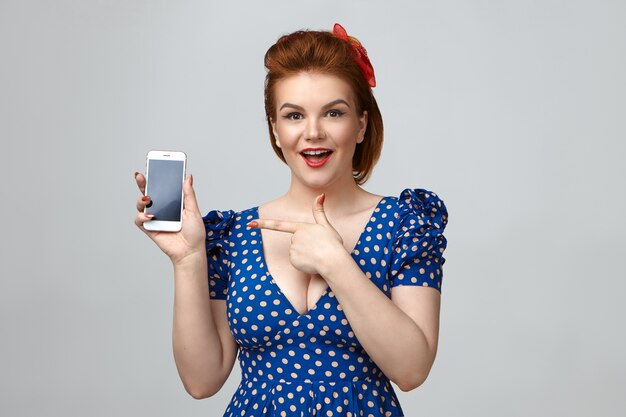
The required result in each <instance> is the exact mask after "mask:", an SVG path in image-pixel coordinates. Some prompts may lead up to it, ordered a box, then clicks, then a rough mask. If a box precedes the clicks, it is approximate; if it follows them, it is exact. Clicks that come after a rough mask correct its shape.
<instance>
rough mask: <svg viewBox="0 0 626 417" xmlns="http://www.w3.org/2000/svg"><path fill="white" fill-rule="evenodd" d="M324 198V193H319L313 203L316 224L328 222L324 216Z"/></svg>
mask: <svg viewBox="0 0 626 417" xmlns="http://www.w3.org/2000/svg"><path fill="white" fill-rule="evenodd" d="M325 199H326V195H325V194H320V195H318V196H317V197H316V198H315V202H314V203H313V217H314V218H315V222H316V223H317V224H328V225H330V222H329V221H328V218H327V217H326V212H325V211H324V200H325Z"/></svg>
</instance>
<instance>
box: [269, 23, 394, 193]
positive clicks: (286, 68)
mask: <svg viewBox="0 0 626 417" xmlns="http://www.w3.org/2000/svg"><path fill="white" fill-rule="evenodd" d="M351 49H352V47H351V46H350V44H349V43H348V42H347V41H345V40H343V39H340V38H338V37H336V36H334V35H333V34H332V33H331V32H326V31H308V30H307V31H297V32H294V33H292V34H290V35H285V36H283V37H281V38H280V39H278V41H277V42H276V43H275V44H274V45H272V46H271V47H270V49H268V51H267V52H266V53H265V68H266V69H267V75H266V77H265V115H266V117H267V125H268V129H269V133H270V142H271V144H272V148H273V149H274V152H276V155H278V157H279V158H280V159H281V160H282V161H283V162H285V157H284V156H283V152H282V150H281V149H280V148H279V147H278V146H277V145H276V138H275V137H274V130H273V129H272V120H276V96H275V87H276V83H277V82H278V81H280V80H282V79H284V78H287V77H290V76H292V75H296V74H298V73H301V72H317V73H322V74H330V75H335V76H337V77H339V78H341V79H342V80H344V81H345V82H346V83H348V85H349V86H350V87H351V89H352V91H353V93H354V96H355V101H356V106H357V112H358V113H359V114H362V113H363V112H364V111H366V112H367V115H368V122H367V128H366V130H365V135H364V140H363V141H362V142H361V143H360V144H358V145H357V147H356V150H355V152H354V156H353V157H352V175H353V177H354V180H355V181H356V182H357V184H363V183H365V181H367V179H368V178H369V176H370V174H371V172H372V169H373V168H374V165H375V164H376V162H377V161H378V158H379V157H380V152H381V150H382V145H383V118H382V115H381V114H380V110H379V109H378V104H377V103H376V99H375V98H374V95H373V93H372V89H371V87H370V86H369V85H368V82H367V80H366V79H365V77H364V76H363V73H362V72H361V70H360V69H359V66H358V64H357V62H356V61H355V59H354V55H353V52H352V51H351Z"/></svg>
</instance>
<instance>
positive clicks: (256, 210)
mask: <svg viewBox="0 0 626 417" xmlns="http://www.w3.org/2000/svg"><path fill="white" fill-rule="evenodd" d="M385 199H386V197H381V198H380V200H378V203H376V206H375V207H374V209H373V210H372V212H371V213H370V215H369V217H368V219H367V222H366V223H365V226H364V227H363V229H362V230H361V233H360V234H359V237H358V239H357V240H356V242H355V243H354V248H352V251H350V255H351V256H352V257H353V258H354V256H355V252H356V251H357V249H359V246H360V245H362V244H363V239H364V238H365V236H366V234H367V233H368V232H369V231H368V230H367V229H368V228H369V227H370V226H371V225H372V223H373V220H372V218H373V217H375V216H374V214H375V213H376V210H377V209H378V208H379V207H380V206H381V204H382V202H383V201H384V200H385ZM254 214H255V217H256V218H257V219H258V218H259V206H256V207H254ZM257 244H258V245H259V253H260V254H261V262H263V272H264V273H265V274H266V275H267V277H268V278H270V280H269V281H270V284H271V285H274V286H275V287H276V290H277V292H278V293H279V294H280V295H281V296H282V298H283V300H284V301H285V302H286V303H287V305H288V307H289V309H291V311H292V313H294V314H296V315H297V317H298V318H300V317H306V316H308V315H309V314H310V313H311V311H313V310H315V309H317V306H318V305H319V304H320V302H321V301H322V299H323V298H324V297H326V296H327V295H328V293H329V291H330V286H329V285H328V284H326V289H325V290H324V292H323V293H322V295H320V297H319V298H318V299H317V301H316V302H315V304H314V305H313V307H311V308H310V309H308V311H306V312H304V313H302V314H301V313H299V312H298V310H296V308H295V307H294V306H293V304H292V302H291V301H290V300H289V298H287V295H285V293H284V292H283V291H282V289H281V288H280V286H279V285H278V283H277V282H276V280H275V279H274V276H273V275H272V273H271V272H270V269H269V267H268V266H267V259H265V249H264V247H263V233H262V232H261V230H259V239H258V243H257Z"/></svg>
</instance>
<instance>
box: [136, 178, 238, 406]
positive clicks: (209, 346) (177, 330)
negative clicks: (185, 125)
mask: <svg viewBox="0 0 626 417" xmlns="http://www.w3.org/2000/svg"><path fill="white" fill-rule="evenodd" d="M135 179H136V181H137V185H138V186H139V189H140V190H141V192H142V193H144V192H145V177H144V176H143V175H141V174H139V173H136V174H135ZM183 191H184V194H185V196H184V203H183V228H182V230H181V231H180V232H176V233H163V232H153V231H148V230H146V229H145V228H144V227H143V224H144V223H145V222H147V221H150V217H149V216H148V215H146V214H145V213H143V210H144V208H145V206H146V205H147V204H148V203H149V202H150V198H149V196H144V197H142V198H140V199H139V201H138V202H137V210H138V214H137V217H136V219H135V224H136V225H137V227H139V228H140V229H141V230H142V231H143V232H144V233H146V234H147V235H148V237H150V238H151V239H152V240H153V241H154V242H155V243H156V244H157V245H158V246H159V248H160V249H161V250H162V251H163V252H164V253H165V254H166V255H168V256H169V258H170V260H171V261H172V265H173V266H174V283H175V294H174V319H173V328H172V345H173V349H174V359H175V361H176V367H177V369H178V373H179V375H180V378H181V380H182V382H183V385H184V386H185V389H186V390H187V392H188V393H189V394H191V395H192V396H193V397H194V398H206V397H209V396H211V395H214V394H215V393H217V392H218V391H219V390H220V388H221V387H222V386H223V385H224V382H225V381H226V380H227V379H228V376H229V375H230V372H231V370H232V368H233V364H234V362H235V358H236V352H237V344H236V342H235V340H234V339H233V337H232V334H231V333H230V329H229V326H228V320H227V317H226V302H225V301H223V300H211V299H209V288H208V276H207V274H208V270H207V255H206V251H205V246H204V241H205V229H204V224H203V221H202V216H201V215H200V211H199V209H198V205H197V202H196V197H195V193H194V191H193V179H192V178H188V179H187V180H186V181H185V183H184V185H183Z"/></svg>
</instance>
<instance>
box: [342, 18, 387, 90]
mask: <svg viewBox="0 0 626 417" xmlns="http://www.w3.org/2000/svg"><path fill="white" fill-rule="evenodd" d="M333 35H335V36H336V37H338V38H339V39H343V40H344V41H347V42H349V43H350V46H351V47H352V51H353V55H354V60H355V61H356V63H357V64H358V65H359V69H360V70H361V72H362V73H363V76H364V77H365V80H366V81H367V84H368V85H369V86H370V87H376V77H374V67H372V63H371V62H370V59H369V58H368V57H367V51H366V50H365V48H364V47H363V45H361V42H359V40H358V39H357V38H355V37H354V36H349V35H348V32H346V30H345V29H344V28H343V26H341V25H340V24H339V23H335V26H334V27H333Z"/></svg>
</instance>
